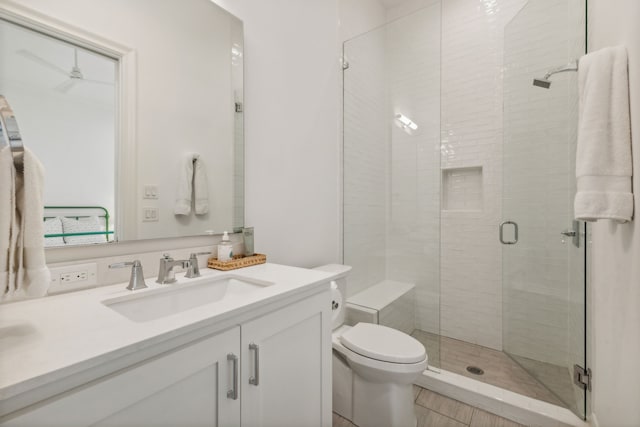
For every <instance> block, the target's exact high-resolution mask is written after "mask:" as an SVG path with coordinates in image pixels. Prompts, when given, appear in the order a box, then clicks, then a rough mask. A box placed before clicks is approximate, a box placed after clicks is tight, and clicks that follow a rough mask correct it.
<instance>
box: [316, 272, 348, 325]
mask: <svg viewBox="0 0 640 427" xmlns="http://www.w3.org/2000/svg"><path fill="white" fill-rule="evenodd" d="M314 270H320V271H326V272H328V273H334V275H335V276H334V277H333V278H332V279H331V280H332V281H333V282H335V283H336V285H337V286H338V291H339V292H340V294H341V295H342V302H341V303H340V304H339V306H338V307H337V308H336V310H337V313H338V316H337V317H335V318H334V320H333V329H335V328H337V327H338V326H341V325H342V324H344V321H345V315H346V310H345V304H346V302H347V275H348V274H349V272H350V271H351V266H349V265H342V264H326V265H321V266H320V267H316V268H314Z"/></svg>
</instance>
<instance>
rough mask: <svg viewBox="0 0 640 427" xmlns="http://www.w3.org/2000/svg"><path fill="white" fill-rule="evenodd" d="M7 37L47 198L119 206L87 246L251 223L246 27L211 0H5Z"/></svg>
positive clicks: (6, 76) (9, 83)
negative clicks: (247, 172)
mask: <svg viewBox="0 0 640 427" xmlns="http://www.w3.org/2000/svg"><path fill="white" fill-rule="evenodd" d="M0 39H1V40H2V43H0V63H1V64H3V72H2V73H0V93H1V94H3V95H4V96H6V97H7V99H8V100H9V101H10V102H11V105H12V107H13V110H14V113H15V115H16V119H17V121H18V123H19V126H20V130H21V133H22V137H23V141H24V145H25V147H29V148H30V149H31V150H32V151H34V152H35V154H36V155H37V156H38V157H39V159H40V160H41V162H42V163H43V164H44V167H45V170H46V176H45V180H46V187H45V195H44V199H45V205H48V206H67V207H83V206H85V207H86V206H90V207H95V206H97V207H102V208H104V209H105V210H106V211H107V212H108V214H107V216H106V219H105V217H104V216H103V217H102V219H101V220H100V221H102V223H101V225H102V229H104V230H108V231H109V233H108V234H106V235H100V238H99V239H98V238H96V237H95V236H94V237H93V238H90V239H84V240H82V239H75V241H76V242H80V243H84V244H88V243H97V242H98V241H99V242H101V243H111V242H117V241H132V240H141V239H155V238H170V237H183V236H197V235H207V234H219V233H222V232H223V231H225V230H228V231H232V230H234V229H237V228H239V227H242V226H243V225H244V161H243V160H244V132H243V49H244V48H243V24H242V21H240V20H239V19H238V18H236V17H234V16H233V15H231V14H229V13H228V12H226V11H225V10H224V9H222V8H220V7H219V6H217V5H216V4H214V3H213V2H212V1H210V0H188V1H180V0H162V1H158V0H136V1H130V0H49V1H46V2H43V1H41V0H20V2H19V3H18V2H15V1H10V0H0ZM52 215H53V217H61V218H71V219H73V218H74V217H75V216H78V214H77V213H76V212H71V213H70V214H69V215H67V214H66V213H64V214H60V215H57V214H53V213H51V210H49V212H48V213H47V216H49V217H51V216H52ZM81 216H82V215H81ZM90 216H91V217H92V216H94V215H93V214H92V215H90ZM98 217H99V218H100V216H99V215H98ZM49 219H51V218H49ZM75 220H76V221H77V218H76V219H75ZM105 220H106V221H107V222H106V223H104V222H105ZM67 222H69V221H67ZM72 225H73V224H72ZM96 232H99V231H96ZM50 234H51V233H50ZM52 234H56V233H52ZM56 237H61V236H56ZM72 237H74V236H72ZM80 237H82V236H80ZM64 239H66V238H65V237H63V238H62V239H60V240H64ZM60 240H56V241H58V242H59V241H60ZM71 240H74V239H71ZM51 241H52V240H51V239H50V240H49V243H51ZM50 246H58V245H56V244H51V245H50Z"/></svg>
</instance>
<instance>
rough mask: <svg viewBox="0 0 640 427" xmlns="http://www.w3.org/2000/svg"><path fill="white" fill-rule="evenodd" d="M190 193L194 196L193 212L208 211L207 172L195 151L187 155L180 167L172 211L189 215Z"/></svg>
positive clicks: (203, 212) (204, 212) (202, 213)
mask: <svg viewBox="0 0 640 427" xmlns="http://www.w3.org/2000/svg"><path fill="white" fill-rule="evenodd" d="M192 195H193V197H194V198H195V206H194V211H195V214H196V215H204V214H206V213H207V212H209V189H208V185H207V172H206V169H205V167H204V163H203V162H202V159H200V155H199V154H196V153H193V154H189V155H187V157H186V158H185V161H184V163H183V165H182V167H181V168H180V173H179V177H178V190H177V195H176V205H175V207H174V209H173V213H174V214H176V215H189V214H190V213H191V201H192Z"/></svg>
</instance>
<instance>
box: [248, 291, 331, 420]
mask: <svg viewBox="0 0 640 427" xmlns="http://www.w3.org/2000/svg"><path fill="white" fill-rule="evenodd" d="M330 306H331V302H330V297H329V293H328V292H326V293H323V294H319V295H316V296H314V297H311V298H308V299H305V300H303V301H301V302H299V303H295V304H292V305H290V306H288V307H286V308H284V309H281V310H278V311H276V312H273V313H270V314H267V315H265V316H262V317H260V318H258V319H255V320H253V321H251V322H247V323H244V324H243V325H242V340H241V341H242V416H241V418H242V426H243V427H258V426H261V427H275V426H277V427H312V426H313V427H319V426H326V427H329V426H331V310H330Z"/></svg>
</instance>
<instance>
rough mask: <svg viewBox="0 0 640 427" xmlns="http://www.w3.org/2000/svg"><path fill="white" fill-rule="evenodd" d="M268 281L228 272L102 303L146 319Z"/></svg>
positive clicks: (259, 286)
mask: <svg viewBox="0 0 640 427" xmlns="http://www.w3.org/2000/svg"><path fill="white" fill-rule="evenodd" d="M271 285H273V283H272V282H265V281H262V280H257V279H253V278H248V277H242V276H236V275H229V276H223V277H216V278H211V279H208V280H206V279H205V280H202V279H201V280H198V282H197V283H178V284H173V285H163V286H165V287H163V288H158V289H152V290H145V291H142V292H140V293H136V294H132V295H126V296H122V297H117V298H111V299H107V300H104V301H102V304H104V305H106V306H107V307H109V308H110V309H112V310H114V311H117V312H118V313H120V314H121V315H123V316H124V317H126V318H128V319H130V320H133V321H134V322H148V321H150V320H155V319H160V318H162V317H165V316H170V315H172V314H176V313H181V312H183V311H187V310H191V309H193V308H196V307H200V306H202V305H205V304H210V303H213V302H217V301H222V300H224V299H226V298H229V297H232V296H239V295H247V294H250V293H252V292H255V291H258V290H260V289H264V288H265V287H267V286H271Z"/></svg>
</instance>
